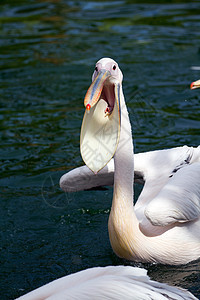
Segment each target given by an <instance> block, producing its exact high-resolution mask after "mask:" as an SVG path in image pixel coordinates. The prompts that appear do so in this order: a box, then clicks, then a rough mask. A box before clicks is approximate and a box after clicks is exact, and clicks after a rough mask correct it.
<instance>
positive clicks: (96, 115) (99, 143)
mask: <svg viewBox="0 0 200 300" xmlns="http://www.w3.org/2000/svg"><path fill="white" fill-rule="evenodd" d="M122 80H123V75H122V72H121V70H120V68H119V66H118V64H117V63H116V62H115V61H114V60H113V59H111V58H102V59H100V60H99V61H98V62H97V63H96V65H95V69H94V73H93V75H92V84H91V85H90V87H89V89H88V91H87V93H86V95H85V99H84V105H85V107H86V112H85V114H84V118H83V123H82V127H81V136H80V151H81V155H82V158H83V160H84V162H85V164H86V165H87V166H88V167H89V168H90V169H91V170H92V171H93V172H94V173H97V172H98V171H100V170H101V169H102V168H103V167H104V166H105V165H106V164H107V163H108V162H109V161H110V159H111V158H112V157H113V155H114V153H115V151H116V148H117V145H118V142H119V136H120V126H121V111H120V99H121V97H122V95H123V94H122Z"/></svg>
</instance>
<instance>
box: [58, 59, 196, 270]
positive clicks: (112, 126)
mask: <svg viewBox="0 0 200 300" xmlns="http://www.w3.org/2000/svg"><path fill="white" fill-rule="evenodd" d="M122 79H123V75H122V72H121V70H120V69H119V66H118V64H117V63H116V62H115V61H114V60H112V59H110V58H103V59H101V60H99V61H98V62H97V63H96V66H95V70H94V73H93V77H92V80H93V82H92V84H91V86H90V87H89V89H88V92H87V94H86V97H85V100H84V104H85V107H86V112H85V115H84V119H83V123H82V128H81V140H80V143H81V146H80V148H81V155H82V158H83V160H84V162H85V163H86V165H87V166H88V168H89V169H90V170H91V171H92V172H93V173H94V174H96V175H91V174H92V172H91V171H86V170H87V167H82V168H84V169H78V170H75V171H72V172H74V174H72V173H71V174H69V176H68V175H66V174H65V175H64V177H62V178H61V181H60V185H61V187H62V188H63V189H64V190H66V189H65V187H66V186H67V184H66V182H67V181H68V179H69V177H70V180H71V181H72V179H73V176H74V175H75V176H76V178H77V179H78V177H79V176H78V175H77V172H79V171H80V170H81V172H82V171H84V172H85V171H86V173H87V175H88V174H89V177H88V179H87V181H88V182H89V181H90V179H91V180H93V179H94V182H95V181H98V180H99V179H100V181H102V182H104V184H105V182H106V181H107V180H108V179H109V180H110V184H112V176H114V189H113V201H112V207H111V212H110V216H109V222H108V229H109V237H110V242H111V245H112V248H113V250H114V252H115V253H116V254H117V255H118V256H120V257H123V258H126V259H128V260H134V261H140V262H158V263H162V264H172V265H178V264H186V263H188V262H190V261H192V260H196V259H198V258H199V257H200V147H197V148H193V147H187V146H185V147H178V148H174V149H170V150H162V151H157V152H156V151H153V152H149V153H147V154H138V159H139V155H140V160H137V156H136V155H135V159H134V152H133V142H132V131H131V125H130V121H129V116H128V111H127V108H126V104H125V100H124V95H123V90H122ZM113 156H114V164H113V162H112V161H111V158H112V157H113ZM149 158H151V160H150V161H149ZM109 161H110V163H109ZM134 161H135V165H136V174H138V175H139V176H138V178H139V179H140V178H141V179H144V180H145V185H144V188H143V190H142V193H141V195H140V196H139V198H138V200H137V202H136V205H135V206H134V205H133V193H134V191H133V180H134ZM106 165H108V167H105V166H106ZM84 172H83V173H84ZM98 172H99V173H98ZM113 174H114V175H113ZM105 175H108V176H107V178H104V176H105ZM80 177H81V178H83V176H80ZM68 182H69V181H68ZM94 182H93V183H94ZM93 183H92V184H93ZM90 187H91V186H90ZM72 190H73V187H72ZM75 190H76V189H75Z"/></svg>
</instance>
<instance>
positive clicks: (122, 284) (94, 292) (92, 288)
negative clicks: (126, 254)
mask: <svg viewBox="0 0 200 300" xmlns="http://www.w3.org/2000/svg"><path fill="white" fill-rule="evenodd" d="M68 299H69V300H93V299H95V300H97V299H99V300H106V299H107V300H112V299H113V300H114V299H115V300H117V299H118V300H121V299H124V300H129V299H131V300H139V299H141V300H151V299H154V300H162V299H163V300H164V299H174V300H181V299H185V300H192V299H197V298H196V297H194V296H193V295H192V294H191V293H190V292H188V291H186V290H183V289H180V288H177V287H172V286H169V285H167V284H164V283H159V282H156V281H153V280H150V279H149V277H148V276H147V271H146V270H145V269H141V268H135V267H130V266H108V267H97V268H91V269H87V270H84V271H80V272H78V273H74V274H71V275H68V276H65V277H62V278H59V279H57V280H54V281H52V282H50V283H48V284H46V285H44V286H42V287H40V288H38V289H36V290H34V291H32V292H30V293H28V294H26V295H24V296H21V297H19V298H17V299H16V300H68Z"/></svg>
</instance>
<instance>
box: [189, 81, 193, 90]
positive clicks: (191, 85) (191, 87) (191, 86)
mask: <svg viewBox="0 0 200 300" xmlns="http://www.w3.org/2000/svg"><path fill="white" fill-rule="evenodd" d="M193 88H194V82H192V83H191V84H190V89H191V90H192V89H193Z"/></svg>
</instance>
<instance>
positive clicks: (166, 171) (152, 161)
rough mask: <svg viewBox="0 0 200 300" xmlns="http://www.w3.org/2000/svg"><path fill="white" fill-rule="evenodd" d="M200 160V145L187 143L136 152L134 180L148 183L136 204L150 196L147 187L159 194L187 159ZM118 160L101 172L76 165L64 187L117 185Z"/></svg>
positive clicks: (62, 181) (62, 182) (63, 180)
mask: <svg viewBox="0 0 200 300" xmlns="http://www.w3.org/2000/svg"><path fill="white" fill-rule="evenodd" d="M198 159H199V161H200V146H199V147H197V148H193V147H188V146H183V147H176V148H172V149H165V150H156V151H149V152H144V153H137V154H135V155H134V164H135V167H134V169H135V170H134V180H135V182H139V183H144V180H145V181H146V183H145V186H146V187H148V186H149V187H150V188H149V189H148V188H146V187H145V188H144V189H143V191H142V194H141V196H140V198H139V199H138V201H137V203H136V206H137V205H139V204H140V202H141V200H142V199H143V198H145V199H146V198H149V197H150V195H149V194H147V195H146V191H148V193H149V191H150V192H151V193H153V196H155V195H156V194H157V193H158V191H160V190H161V188H162V187H163V186H164V184H165V183H166V182H167V181H168V179H169V176H170V175H171V174H172V172H173V171H174V170H176V169H177V168H178V167H179V168H180V167H182V166H184V165H185V164H186V162H187V161H190V162H191V163H193V162H194V161H198ZM113 181H114V160H113V159H111V160H110V162H108V164H107V165H106V166H105V167H104V168H103V169H102V170H100V171H99V172H98V173H97V174H94V173H93V172H92V171H91V170H90V169H89V168H88V167H87V166H82V167H78V168H75V169H73V170H71V171H69V172H68V173H65V174H64V175H63V176H62V177H61V179H60V187H61V189H62V190H63V191H65V192H76V191H81V190H87V189H90V188H93V187H99V186H103V185H113Z"/></svg>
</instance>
